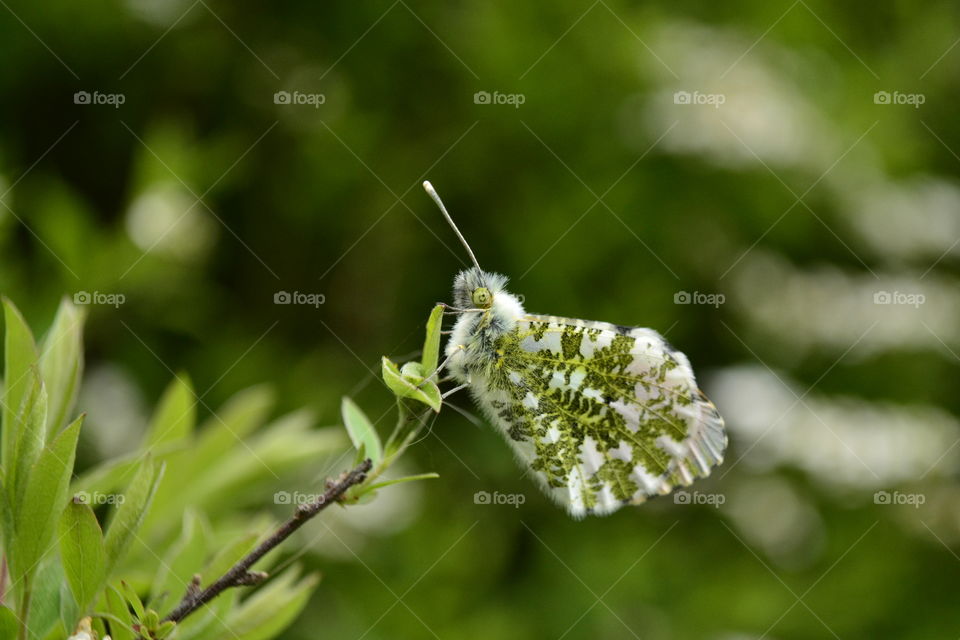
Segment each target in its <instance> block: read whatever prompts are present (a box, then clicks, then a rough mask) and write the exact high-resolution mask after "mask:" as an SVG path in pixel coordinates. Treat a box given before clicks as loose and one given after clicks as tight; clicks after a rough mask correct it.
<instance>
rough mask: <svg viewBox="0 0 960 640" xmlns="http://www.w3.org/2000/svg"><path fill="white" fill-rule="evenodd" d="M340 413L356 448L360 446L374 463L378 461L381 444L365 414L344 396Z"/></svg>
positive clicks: (381, 454)
mask: <svg viewBox="0 0 960 640" xmlns="http://www.w3.org/2000/svg"><path fill="white" fill-rule="evenodd" d="M340 415H341V416H342V417H343V424H344V426H345V427H346V428H347V433H348V434H349V435H350V441H351V442H353V446H354V447H356V448H357V450H359V449H360V448H361V447H362V448H363V451H364V455H365V456H366V457H368V458H370V460H372V461H373V464H374V465H376V464H377V463H378V462H380V459H381V458H383V446H382V445H381V444H380V436H379V435H377V430H376V428H375V427H374V426H373V423H372V422H370V419H369V418H368V417H367V415H366V414H365V413H364V412H363V411H362V410H361V409H360V407H358V406H357V404H356V403H355V402H354V401H353V400H351V399H350V398H348V397H346V396H344V397H343V400H342V401H341V402H340Z"/></svg>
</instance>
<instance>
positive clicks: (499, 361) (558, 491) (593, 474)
mask: <svg viewBox="0 0 960 640" xmlns="http://www.w3.org/2000/svg"><path fill="white" fill-rule="evenodd" d="M423 186H424V189H425V190H426V191H427V193H428V194H429V195H430V197H431V198H432V199H433V200H434V202H436V204H437V206H438V207H439V208H440V211H441V213H442V214H443V216H444V217H445V218H446V220H447V222H448V223H449V224H450V226H451V227H452V228H453V230H454V233H455V234H456V235H457V237H458V238H459V240H460V242H461V243H462V244H463V246H464V247H465V248H466V250H467V253H468V254H469V256H470V259H471V261H472V262H473V266H472V267H471V268H468V269H466V270H464V271H461V272H460V273H458V274H457V275H456V277H455V278H454V284H453V306H452V307H451V311H452V312H453V313H455V314H456V316H457V319H456V322H455V324H454V326H453V328H452V331H451V333H450V338H449V341H448V342H447V345H446V348H445V355H446V359H445V360H444V362H443V363H442V364H441V368H443V367H445V368H446V370H447V372H448V373H449V375H450V377H451V378H452V379H453V380H455V381H457V382H458V383H459V384H460V386H459V387H457V389H459V388H467V389H469V391H470V394H471V395H472V396H473V399H474V401H475V403H476V404H477V405H478V406H479V408H480V409H481V410H482V412H483V413H484V414H485V415H486V417H487V418H488V419H489V421H490V422H491V423H492V424H493V425H494V426H495V427H496V428H497V430H498V431H500V432H501V433H502V434H503V436H504V437H505V438H506V440H507V442H508V443H509V444H510V445H511V447H512V448H513V450H514V452H515V453H516V455H517V458H518V459H519V460H520V462H521V463H522V464H523V465H525V466H526V467H528V468H529V469H530V471H532V474H533V477H535V478H536V480H537V482H538V484H539V485H540V486H541V488H542V489H543V490H544V492H545V493H546V494H547V495H548V496H550V497H551V498H552V499H553V500H555V501H556V502H557V503H559V504H560V505H562V506H563V507H565V508H566V509H567V511H568V512H569V513H570V515H572V516H573V517H575V518H582V517H584V516H586V515H588V514H592V515H606V514H609V513H613V512H614V511H616V510H617V509H619V508H620V507H622V506H624V505H628V504H640V503H642V502H644V501H646V500H647V498H649V497H651V496H657V495H664V494H667V493H669V492H670V491H671V490H673V489H674V488H675V487H679V486H687V485H690V484H691V483H692V482H693V481H694V480H696V479H697V478H703V477H705V476H707V475H709V474H710V471H711V468H712V467H714V466H716V465H719V464H720V463H721V462H723V453H724V450H725V449H726V445H727V435H726V432H725V430H724V425H723V418H721V417H720V414H719V412H718V411H717V409H716V407H715V406H714V405H713V403H711V402H710V401H709V400H708V399H707V397H706V396H705V395H704V394H703V392H701V391H700V389H699V388H698V387H697V382H696V379H695V377H694V374H693V369H692V368H691V366H690V362H689V360H688V359H687V357H686V356H685V355H684V354H683V353H681V352H679V351H677V350H676V349H674V348H673V347H672V346H671V345H670V343H669V342H667V341H666V340H665V339H664V337H663V336H661V335H660V334H659V333H657V332H656V331H654V330H653V329H645V328H638V327H625V326H621V325H616V324H610V323H607V322H595V321H592V320H576V319H572V318H562V317H558V316H545V315H535V314H528V313H527V312H526V310H525V309H524V308H523V304H522V302H521V301H520V299H519V298H518V297H517V296H515V295H513V294H512V293H510V292H509V291H507V289H506V285H507V278H506V277H505V276H503V275H500V274H497V273H491V272H488V271H484V270H482V269H481V268H480V265H479V263H478V262H477V259H476V256H475V255H474V254H473V251H472V250H471V249H470V246H469V245H468V244H467V242H466V240H465V239H464V237H463V235H462V234H461V233H460V230H459V229H457V226H456V224H454V222H453V219H452V218H451V217H450V214H449V213H448V212H447V210H446V207H444V205H443V202H442V201H441V200H440V197H439V196H438V195H437V193H436V191H435V190H434V188H433V186H432V185H431V184H430V183H429V182H424V183H423ZM449 393H450V392H448V393H447V394H444V395H449Z"/></svg>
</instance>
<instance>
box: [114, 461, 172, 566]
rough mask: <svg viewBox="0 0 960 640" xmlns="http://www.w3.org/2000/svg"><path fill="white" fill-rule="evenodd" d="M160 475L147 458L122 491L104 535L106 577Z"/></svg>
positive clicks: (138, 521) (127, 543)
mask: <svg viewBox="0 0 960 640" xmlns="http://www.w3.org/2000/svg"><path fill="white" fill-rule="evenodd" d="M162 476H163V465H161V466H160V467H159V469H158V468H157V465H156V463H155V462H154V461H153V460H152V459H151V458H147V459H146V460H144V462H143V464H141V465H140V468H139V469H137V473H136V475H135V476H134V477H133V480H131V481H130V486H129V487H127V490H126V492H125V493H124V494H123V503H121V504H120V505H118V506H117V510H116V511H115V512H114V514H113V519H112V520H111V521H110V526H109V528H108V529H107V535H106V537H105V538H104V548H105V550H106V554H107V566H106V573H107V575H108V576H109V575H110V573H111V572H112V571H113V568H114V567H116V565H117V563H118V562H119V561H120V559H121V558H122V557H123V554H124V553H125V552H126V551H127V549H128V548H129V547H130V543H131V542H132V541H133V539H134V537H135V536H136V533H137V530H138V529H139V528H140V525H141V524H142V523H143V518H144V516H145V515H146V513H147V510H148V509H149V508H150V501H151V500H152V499H153V494H154V493H155V492H156V490H157V485H159V484H160V478H161V477H162Z"/></svg>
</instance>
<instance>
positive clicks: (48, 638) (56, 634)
mask: <svg viewBox="0 0 960 640" xmlns="http://www.w3.org/2000/svg"><path fill="white" fill-rule="evenodd" d="M0 637H2V636H0ZM66 637H67V628H66V627H65V626H63V621H60V620H58V621H57V624H56V625H55V626H54V627H53V628H52V629H50V631H49V632H47V635H45V636H43V640H64V639H65V638H66Z"/></svg>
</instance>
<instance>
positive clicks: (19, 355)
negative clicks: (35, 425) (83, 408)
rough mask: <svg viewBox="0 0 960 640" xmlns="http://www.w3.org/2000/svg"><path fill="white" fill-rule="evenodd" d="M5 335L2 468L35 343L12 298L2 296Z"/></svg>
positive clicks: (12, 447) (12, 443)
mask: <svg viewBox="0 0 960 640" xmlns="http://www.w3.org/2000/svg"><path fill="white" fill-rule="evenodd" d="M3 310H4V320H5V323H6V337H5V339H4V374H3V382H4V384H3V431H2V436H0V439H2V444H0V447H2V451H0V456H2V457H0V460H2V466H3V468H4V469H13V468H14V467H15V466H16V465H15V462H14V457H15V455H16V454H15V451H16V442H17V433H18V430H17V429H16V428H14V426H13V425H14V423H15V422H16V419H17V412H18V411H19V410H20V407H22V406H23V401H24V397H25V396H26V395H27V394H28V393H29V391H30V385H31V383H32V379H31V378H30V375H29V374H30V368H31V367H32V366H33V365H34V364H35V363H36V362H37V347H36V345H35V344H34V342H33V334H32V333H30V327H29V326H27V323H26V321H25V320H24V319H23V316H22V315H20V312H19V311H17V308H16V307H15V306H14V305H13V303H12V302H10V301H9V300H7V299H6V298H4V299H3Z"/></svg>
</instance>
